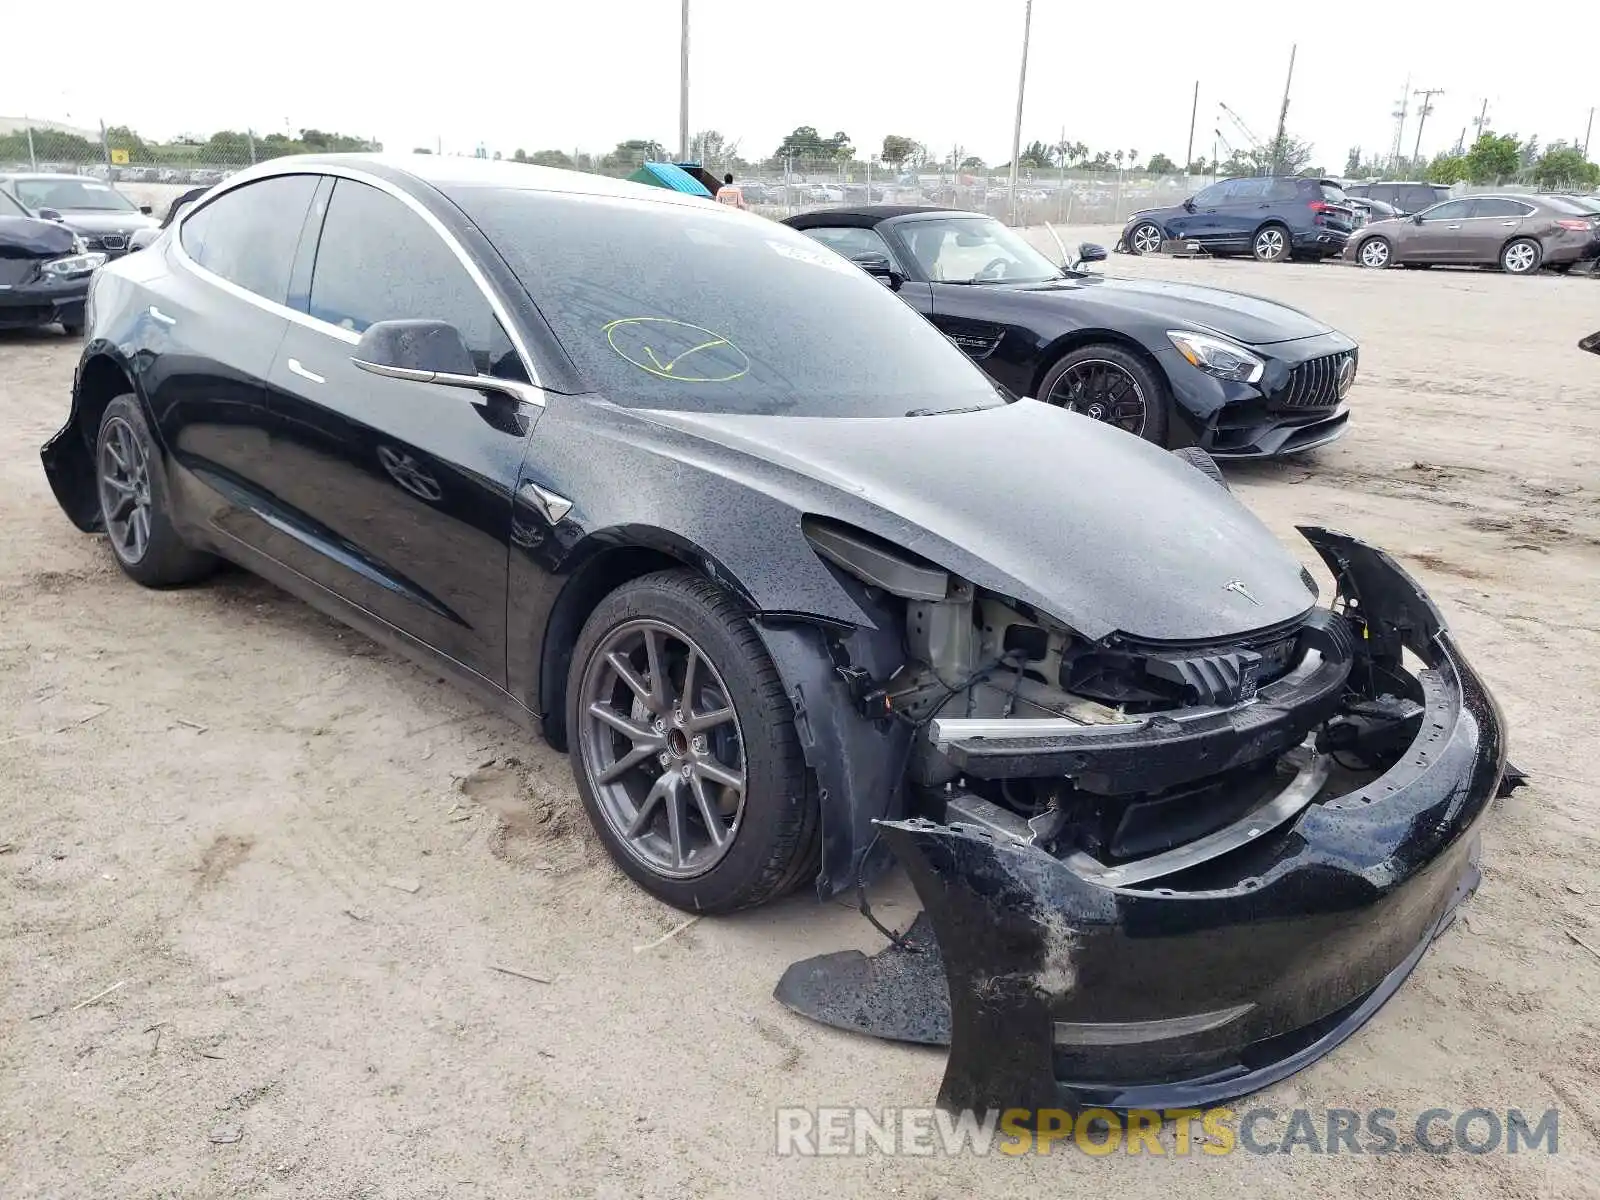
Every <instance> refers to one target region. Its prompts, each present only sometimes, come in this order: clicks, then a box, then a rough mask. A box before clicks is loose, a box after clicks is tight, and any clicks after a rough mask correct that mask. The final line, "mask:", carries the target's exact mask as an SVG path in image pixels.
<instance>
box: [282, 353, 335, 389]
mask: <svg viewBox="0 0 1600 1200" xmlns="http://www.w3.org/2000/svg"><path fill="white" fill-rule="evenodd" d="M289 370H291V371H293V372H294V373H295V374H296V375H298V376H300V378H301V379H309V380H311V382H312V383H327V382H328V381H327V380H326V379H324V378H323V377H322V376H321V375H318V374H317V373H316V372H315V371H308V370H306V369H305V368H304V367H302V366H301V365H300V360H299V359H298V358H291V359H290V360H289Z"/></svg>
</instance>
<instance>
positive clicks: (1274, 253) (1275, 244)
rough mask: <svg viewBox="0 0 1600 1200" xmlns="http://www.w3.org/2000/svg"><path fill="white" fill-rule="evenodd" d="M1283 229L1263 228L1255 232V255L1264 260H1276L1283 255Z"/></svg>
mask: <svg viewBox="0 0 1600 1200" xmlns="http://www.w3.org/2000/svg"><path fill="white" fill-rule="evenodd" d="M1283 252H1284V240H1283V230H1281V229H1263V230H1262V231H1261V232H1260V233H1258V234H1256V257H1257V258H1259V259H1261V260H1262V261H1264V262H1276V261H1277V260H1278V259H1280V258H1282V257H1283Z"/></svg>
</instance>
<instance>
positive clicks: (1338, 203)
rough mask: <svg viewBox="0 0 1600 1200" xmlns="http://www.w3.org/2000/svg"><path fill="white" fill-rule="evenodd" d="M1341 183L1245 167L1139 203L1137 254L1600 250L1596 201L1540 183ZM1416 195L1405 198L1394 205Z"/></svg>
mask: <svg viewBox="0 0 1600 1200" xmlns="http://www.w3.org/2000/svg"><path fill="white" fill-rule="evenodd" d="M1357 191H1358V189H1357V188H1350V189H1346V188H1344V187H1342V186H1341V185H1340V183H1339V182H1338V181H1337V180H1333V179H1301V178H1297V177H1280V178H1273V177H1251V178H1242V179H1228V180H1223V181H1221V182H1219V183H1215V184H1212V185H1211V186H1210V187H1207V188H1204V189H1202V190H1201V191H1200V192H1198V193H1197V194H1196V195H1194V196H1192V197H1191V198H1189V199H1188V200H1186V201H1184V202H1183V203H1182V204H1181V205H1178V206H1176V207H1173V208H1163V209H1149V210H1146V211H1143V212H1138V213H1135V214H1134V215H1133V216H1132V217H1131V218H1129V220H1128V222H1127V225H1126V226H1125V227H1124V228H1123V231H1122V236H1121V238H1120V240H1119V242H1118V249H1122V250H1126V251H1128V252H1130V253H1132V254H1156V253H1160V252H1163V251H1167V252H1174V251H1176V252H1189V253H1205V254H1217V255H1228V254H1250V255H1253V256H1254V257H1255V258H1257V259H1259V260H1260V261H1262V262H1281V261H1283V260H1285V259H1290V258H1296V259H1311V260H1320V259H1324V258H1331V257H1334V256H1336V255H1338V256H1343V257H1344V258H1346V259H1349V260H1351V261H1354V262H1356V263H1358V264H1359V265H1361V266H1363V267H1370V268H1382V267H1395V266H1399V267H1430V266H1434V265H1443V264H1453V265H1459V266H1498V267H1499V268H1500V269H1501V270H1503V271H1505V272H1507V273H1508V274H1512V275H1530V274H1532V273H1534V272H1535V271H1538V270H1539V269H1540V268H1549V269H1551V270H1555V271H1562V272H1564V271H1570V270H1571V269H1572V268H1573V267H1574V266H1575V265H1577V264H1580V263H1587V264H1594V263H1596V262H1597V261H1600V201H1597V200H1595V199H1594V198H1590V197H1581V196H1567V195H1558V194H1542V193H1517V194H1507V195H1475V196H1463V197H1459V198H1455V199H1449V198H1445V199H1441V198H1440V197H1441V194H1442V196H1444V197H1448V196H1449V189H1448V188H1441V187H1436V186H1434V185H1431V184H1409V183H1393V184H1389V183H1383V184H1377V183H1375V184H1362V185H1359V194H1352V193H1356V192H1357ZM1412 204H1417V205H1420V207H1419V208H1417V209H1416V210H1410V209H1407V208H1404V207H1400V206H1401V205H1412Z"/></svg>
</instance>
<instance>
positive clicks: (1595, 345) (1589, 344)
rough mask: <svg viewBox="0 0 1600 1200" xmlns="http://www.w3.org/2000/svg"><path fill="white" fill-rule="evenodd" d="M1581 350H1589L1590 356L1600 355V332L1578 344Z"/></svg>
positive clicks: (1592, 334)
mask: <svg viewBox="0 0 1600 1200" xmlns="http://www.w3.org/2000/svg"><path fill="white" fill-rule="evenodd" d="M1578 349H1579V350H1587V351H1588V352H1589V353H1590V354H1600V332H1596V333H1591V334H1590V335H1589V336H1588V337H1586V338H1584V339H1583V341H1581V342H1579V343H1578Z"/></svg>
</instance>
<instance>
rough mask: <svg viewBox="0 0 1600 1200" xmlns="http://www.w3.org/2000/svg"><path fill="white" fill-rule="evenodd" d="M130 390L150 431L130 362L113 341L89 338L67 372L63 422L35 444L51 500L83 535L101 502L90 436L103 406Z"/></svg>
mask: <svg viewBox="0 0 1600 1200" xmlns="http://www.w3.org/2000/svg"><path fill="white" fill-rule="evenodd" d="M130 381H132V382H130ZM129 391H131V392H133V394H134V395H135V396H137V397H138V399H139V404H140V406H141V407H142V408H143V409H144V415H145V421H146V423H148V424H149V426H150V428H151V429H152V430H154V429H155V428H156V423H155V420H154V418H153V416H152V414H151V412H150V403H149V400H148V399H147V398H146V397H145V395H144V391H143V389H142V388H141V387H140V386H139V384H138V375H137V374H136V373H135V372H134V371H133V370H132V364H131V363H129V362H128V360H127V358H126V356H125V355H124V354H123V353H122V351H121V350H120V349H119V348H118V347H117V346H116V345H115V344H114V343H112V342H110V341H107V340H106V339H104V338H96V339H95V340H93V341H91V342H89V343H88V344H87V345H86V346H85V347H84V348H83V354H82V355H81V356H80V357H79V359H78V366H77V368H76V369H75V370H74V371H73V374H72V404H71V407H70V408H69V410H68V412H67V419H66V422H65V423H64V424H63V425H62V426H61V428H60V429H58V430H57V431H56V432H55V434H54V435H52V436H51V438H50V440H49V441H47V442H45V444H44V445H43V446H41V447H40V448H39V461H40V462H41V464H42V465H43V466H44V474H45V478H46V479H47V480H48V481H49V483H50V490H51V491H52V492H53V493H54V494H55V498H56V502H57V503H58V504H60V505H61V509H62V511H63V512H65V513H66V514H67V518H68V519H69V520H70V521H71V522H72V523H73V524H74V525H76V526H77V527H78V528H79V529H81V530H82V531H83V532H85V533H94V532H96V531H98V530H99V528H100V501H99V497H98V496H97V495H96V494H95V484H94V478H95V472H94V440H95V436H96V434H97V433H98V432H99V429H100V418H101V416H102V414H104V412H105V410H106V405H108V404H110V403H111V401H112V400H114V399H115V398H116V397H117V396H120V395H123V394H124V393H127V392H129ZM163 466H164V464H163Z"/></svg>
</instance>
